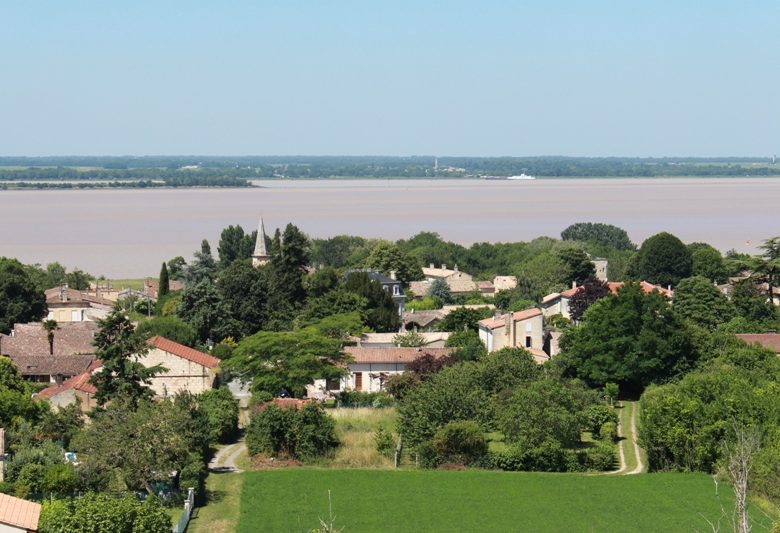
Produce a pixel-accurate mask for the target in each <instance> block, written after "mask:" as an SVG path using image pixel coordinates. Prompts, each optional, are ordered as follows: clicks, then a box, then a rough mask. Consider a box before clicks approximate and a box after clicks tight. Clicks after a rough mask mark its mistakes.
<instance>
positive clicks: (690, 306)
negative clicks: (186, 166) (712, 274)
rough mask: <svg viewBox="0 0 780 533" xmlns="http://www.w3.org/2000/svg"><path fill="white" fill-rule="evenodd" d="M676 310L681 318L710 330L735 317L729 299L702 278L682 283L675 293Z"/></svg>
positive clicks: (692, 278)
mask: <svg viewBox="0 0 780 533" xmlns="http://www.w3.org/2000/svg"><path fill="white" fill-rule="evenodd" d="M674 310H675V311H676V312H677V314H678V315H680V316H681V317H683V318H685V319H688V320H690V321H691V322H693V323H694V324H696V325H698V326H701V327H704V328H707V329H710V330H712V329H715V328H716V327H717V326H718V325H719V324H723V323H725V322H728V321H729V320H731V319H732V317H733V316H734V307H733V306H732V305H731V303H730V302H729V300H728V298H726V296H725V295H724V294H723V293H722V292H720V290H718V288H717V287H715V286H714V285H713V284H712V283H711V282H710V281H708V280H707V278H704V277H702V276H693V277H690V278H685V279H683V280H681V281H680V283H679V285H677V288H676V289H675V291H674Z"/></svg>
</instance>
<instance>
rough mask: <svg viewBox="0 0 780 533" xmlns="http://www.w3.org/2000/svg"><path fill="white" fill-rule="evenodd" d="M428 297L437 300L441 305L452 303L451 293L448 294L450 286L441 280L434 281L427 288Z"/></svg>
mask: <svg viewBox="0 0 780 533" xmlns="http://www.w3.org/2000/svg"><path fill="white" fill-rule="evenodd" d="M428 296H430V297H432V298H436V299H438V300H439V301H440V302H441V303H443V304H451V303H452V293H450V286H449V285H447V282H446V281H444V280H443V279H435V280H433V283H431V286H430V287H428Z"/></svg>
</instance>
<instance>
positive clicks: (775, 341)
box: [737, 333, 780, 354]
mask: <svg viewBox="0 0 780 533" xmlns="http://www.w3.org/2000/svg"><path fill="white" fill-rule="evenodd" d="M737 337H739V338H740V339H742V340H743V341H745V342H746V343H748V344H755V343H758V344H760V345H761V346H763V347H764V348H769V349H770V350H774V352H775V353H778V354H780V333H738V334H737Z"/></svg>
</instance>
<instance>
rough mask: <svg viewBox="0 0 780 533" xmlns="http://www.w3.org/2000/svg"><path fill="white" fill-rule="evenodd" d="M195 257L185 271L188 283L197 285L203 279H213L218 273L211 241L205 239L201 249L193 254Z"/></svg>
mask: <svg viewBox="0 0 780 533" xmlns="http://www.w3.org/2000/svg"><path fill="white" fill-rule="evenodd" d="M193 255H194V256H195V259H194V260H193V262H192V264H190V265H189V266H188V267H187V269H186V270H185V271H184V279H185V280H186V281H187V284H188V285H195V284H197V283H200V282H201V281H211V280H213V279H214V278H215V277H216V275H217V262H216V261H214V257H213V256H212V255H211V245H210V244H209V241H207V240H206V239H203V241H201V243H200V250H199V251H197V252H195V253H194V254H193Z"/></svg>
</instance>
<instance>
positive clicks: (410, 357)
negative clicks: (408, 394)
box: [344, 346, 454, 364]
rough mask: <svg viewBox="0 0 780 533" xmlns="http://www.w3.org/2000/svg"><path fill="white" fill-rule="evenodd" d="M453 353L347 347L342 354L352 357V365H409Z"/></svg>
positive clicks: (422, 349)
mask: <svg viewBox="0 0 780 533" xmlns="http://www.w3.org/2000/svg"><path fill="white" fill-rule="evenodd" d="M453 351H454V349H453V348H365V347H362V346H347V347H346V348H344V352H345V353H346V354H347V355H349V356H350V357H352V359H353V361H352V362H353V363H404V364H406V363H411V362H412V361H414V360H415V359H417V358H418V357H420V356H422V355H432V356H433V357H435V358H439V357H445V356H448V355H450V354H452V352H453Z"/></svg>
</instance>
